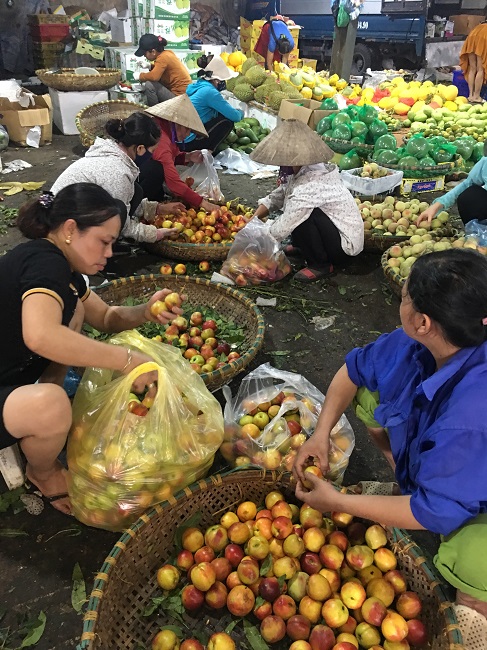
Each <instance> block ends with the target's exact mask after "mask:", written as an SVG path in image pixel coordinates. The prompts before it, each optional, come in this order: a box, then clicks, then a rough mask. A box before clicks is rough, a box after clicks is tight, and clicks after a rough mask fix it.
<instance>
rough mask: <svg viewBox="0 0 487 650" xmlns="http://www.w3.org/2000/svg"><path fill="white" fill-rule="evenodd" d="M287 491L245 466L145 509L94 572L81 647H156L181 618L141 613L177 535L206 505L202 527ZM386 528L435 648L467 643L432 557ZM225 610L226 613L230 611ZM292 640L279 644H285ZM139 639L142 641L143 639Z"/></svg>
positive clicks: (239, 637) (194, 619) (202, 620)
mask: <svg viewBox="0 0 487 650" xmlns="http://www.w3.org/2000/svg"><path fill="white" fill-rule="evenodd" d="M275 489H279V490H282V491H283V493H284V495H285V497H286V498H287V499H289V500H290V501H291V502H296V499H295V497H294V490H293V489H292V486H291V482H290V474H278V473H276V472H269V471H268V472H265V471H257V470H240V471H236V472H233V473H229V474H226V475H223V476H221V475H216V476H211V477H209V478H208V479H206V480H202V481H199V482H198V483H197V484H196V483H194V484H193V485H191V486H189V487H187V488H185V489H184V490H183V491H181V492H179V493H178V494H177V495H175V496H174V497H172V498H171V500H170V501H165V502H164V503H161V504H159V505H157V506H155V507H154V508H153V509H151V510H150V511H148V512H147V513H146V514H144V515H142V517H140V519H139V520H138V521H137V522H136V523H135V524H134V525H133V526H132V527H131V528H130V529H128V530H127V531H126V532H125V533H124V535H122V537H121V538H120V540H119V541H118V542H117V543H116V544H115V546H114V548H113V549H112V551H111V553H110V555H109V556H108V557H107V558H106V560H105V563H104V564H103V566H102V567H101V570H100V572H99V573H98V575H97V576H96V577H95V582H94V588H93V591H92V592H91V596H90V599H89V603H88V610H87V612H86V615H85V618H84V625H83V633H82V636H81V642H80V645H79V646H78V649H79V650H95V649H97V648H100V649H103V650H122V649H123V650H126V649H128V648H137V647H144V648H147V647H149V645H148V644H149V643H150V640H151V638H152V637H153V636H154V635H155V634H156V632H157V631H158V630H159V629H160V627H161V626H163V625H168V624H174V620H173V619H171V618H170V617H169V616H168V615H167V614H165V613H164V612H160V613H158V614H157V615H153V616H151V617H149V618H147V617H144V616H143V615H142V614H143V612H144V609H145V608H146V607H147V606H148V605H150V603H151V598H152V597H154V596H156V595H158V594H159V593H160V590H159V589H158V587H157V581H156V572H157V569H158V568H159V567H160V566H161V565H162V564H164V563H165V562H166V561H167V560H168V559H169V558H170V556H171V555H172V554H173V552H174V550H175V547H174V534H175V531H176V530H177V528H178V527H179V526H180V525H181V524H184V523H185V522H186V521H187V520H188V518H189V517H191V516H193V515H195V513H198V512H201V514H202V517H201V521H200V522H199V524H198V525H199V526H200V527H201V528H206V527H207V526H210V525H212V524H215V523H219V519H220V517H221V515H222V514H223V513H224V512H225V511H226V510H228V509H230V508H236V507H237V505H238V504H239V503H240V502H241V501H245V500H252V501H254V502H256V503H260V502H261V501H262V500H263V498H264V497H265V495H266V494H267V493H268V492H270V491H271V490H275ZM387 534H388V537H389V541H390V543H391V544H392V546H393V548H394V550H395V553H396V556H397V558H398V566H399V568H400V569H401V570H402V571H403V572H404V573H405V575H406V577H407V580H408V584H409V586H410V588H411V589H413V590H414V591H416V592H417V593H418V594H419V595H420V597H421V599H422V601H423V620H424V621H425V624H426V625H427V626H428V628H429V631H430V634H431V646H430V647H431V650H463V645H462V636H461V633H460V631H459V629H458V623H457V620H456V617H455V613H454V610H453V607H452V604H451V603H450V602H449V601H448V598H447V595H446V592H445V590H444V588H443V586H442V582H441V578H440V577H439V576H438V574H437V573H436V571H435V569H434V567H433V566H432V565H431V564H430V563H429V562H428V561H427V560H426V558H425V557H424V556H423V553H422V552H421V549H420V548H419V547H418V546H417V545H416V544H415V543H414V542H413V541H412V540H411V539H410V538H409V537H408V535H407V534H406V533H405V532H404V531H403V530H400V529H397V528H388V529H387ZM223 612H224V613H223ZM183 618H184V619H185V623H186V624H187V626H188V628H189V630H188V631H187V636H188V637H189V636H192V635H193V634H192V632H194V631H202V632H205V633H207V634H208V635H210V634H212V633H213V632H214V631H222V630H224V629H225V626H226V625H227V624H228V622H229V621H230V620H231V616H230V614H228V612H227V610H226V609H225V610H217V611H216V612H215V611H211V610H206V609H205V610H203V612H202V613H199V614H198V615H195V616H189V615H186V614H185V615H183ZM232 637H233V639H234V641H235V642H236V644H237V648H238V649H239V650H248V649H249V648H250V646H249V645H248V643H247V641H246V639H245V637H244V635H243V633H242V631H241V626H240V625H238V626H237V627H235V628H234V629H233V631H232ZM289 643H290V642H284V641H283V642H282V643H281V644H275V645H273V646H272V647H274V648H276V649H279V650H284V649H285V648H288V647H289ZM138 644H140V645H138Z"/></svg>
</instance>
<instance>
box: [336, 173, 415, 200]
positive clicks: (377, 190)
mask: <svg viewBox="0 0 487 650" xmlns="http://www.w3.org/2000/svg"><path fill="white" fill-rule="evenodd" d="M381 169H384V167H381ZM361 171H362V168H358V169H349V170H345V169H344V170H343V171H341V172H340V178H341V179H342V181H343V184H344V185H345V187H346V188H347V190H350V191H351V192H356V193H357V194H362V195H363V196H375V195H376V194H382V193H383V192H390V191H392V190H393V189H394V188H395V187H397V186H398V185H400V184H401V181H402V177H403V175H404V172H401V171H395V170H394V171H393V170H392V169H391V170H387V171H388V172H389V173H388V174H387V176H382V178H362V177H361V176H359V175H358V174H359V172H361Z"/></svg>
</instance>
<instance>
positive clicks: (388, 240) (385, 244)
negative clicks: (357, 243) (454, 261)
mask: <svg viewBox="0 0 487 650" xmlns="http://www.w3.org/2000/svg"><path fill="white" fill-rule="evenodd" d="M430 234H431V235H432V236H433V237H454V236H456V235H458V231H457V230H456V229H455V228H453V226H451V225H450V224H448V223H447V224H445V227H444V228H437V229H436V230H430ZM410 239H411V235H391V236H388V235H380V234H370V233H368V232H367V231H366V232H365V236H364V251H367V252H368V253H379V252H383V251H386V250H387V249H389V248H390V247H391V246H394V244H406V243H407V242H408V241H409V240H410Z"/></svg>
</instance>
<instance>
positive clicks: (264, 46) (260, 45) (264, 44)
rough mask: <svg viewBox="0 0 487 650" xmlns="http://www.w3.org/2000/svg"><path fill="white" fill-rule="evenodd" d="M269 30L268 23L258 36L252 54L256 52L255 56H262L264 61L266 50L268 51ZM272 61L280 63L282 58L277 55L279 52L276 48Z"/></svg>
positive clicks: (269, 25)
mask: <svg viewBox="0 0 487 650" xmlns="http://www.w3.org/2000/svg"><path fill="white" fill-rule="evenodd" d="M270 28H271V24H270V23H266V24H265V25H264V27H262V31H261V33H260V36H259V40H258V41H257V43H256V44H255V47H254V52H257V54H260V56H263V57H264V59H267V50H268V49H269V41H270V35H269V30H270ZM273 60H274V61H279V62H280V61H281V60H282V56H281V54H280V53H279V50H278V49H277V47H276V51H275V52H274V59H273Z"/></svg>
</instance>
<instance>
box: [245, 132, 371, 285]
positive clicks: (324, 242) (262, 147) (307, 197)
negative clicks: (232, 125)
mask: <svg viewBox="0 0 487 650" xmlns="http://www.w3.org/2000/svg"><path fill="white" fill-rule="evenodd" d="M250 157H251V158H252V160H255V161H256V162H260V163H264V164H266V165H279V166H281V167H289V168H291V169H290V171H291V172H292V173H291V175H290V176H288V177H287V179H286V180H285V182H283V183H281V185H280V186H279V187H278V188H277V189H275V190H274V191H273V192H271V193H270V194H269V195H268V196H266V197H265V198H263V199H261V200H260V201H259V207H258V208H257V210H256V212H255V214H254V216H256V217H259V218H263V217H266V216H267V215H268V214H269V213H270V212H276V211H281V210H282V215H281V216H279V217H278V218H277V219H276V220H275V221H274V222H273V223H272V225H271V226H270V234H271V235H273V237H275V239H277V240H278V241H279V242H282V241H283V240H284V239H286V238H287V237H288V236H289V235H291V237H292V246H287V247H286V248H285V249H284V250H285V252H286V254H287V255H295V256H298V255H299V256H302V257H303V258H304V261H305V262H306V266H305V267H304V268H303V269H302V270H301V271H299V272H298V273H296V275H295V276H294V279H295V280H298V281H300V282H313V281H314V280H318V279H319V278H322V277H324V276H326V275H329V274H330V273H332V272H333V266H334V265H345V264H346V263H347V262H348V261H350V259H351V258H352V257H354V256H356V255H358V254H359V253H360V252H361V251H362V249H363V247H364V226H363V220H362V217H361V215H360V211H359V209H358V207H357V205H356V203H355V201H354V199H353V196H352V195H351V194H350V192H349V191H348V190H347V188H346V187H345V186H344V185H343V183H342V181H341V179H340V174H339V172H338V169H337V167H336V165H334V164H330V160H331V159H332V157H333V152H332V151H331V149H330V148H329V147H328V146H327V145H326V144H325V143H324V142H323V140H322V139H321V138H320V136H319V135H318V134H317V133H316V132H315V131H312V130H311V129H310V128H309V127H308V126H307V125H306V124H304V123H303V122H300V121H298V120H284V121H283V122H282V123H281V124H280V125H279V126H278V127H277V129H275V130H274V131H273V132H272V133H271V134H270V135H268V136H267V138H265V139H264V140H263V141H262V142H261V143H260V144H259V145H257V147H256V148H255V149H254V151H253V152H252V153H251V155H250Z"/></svg>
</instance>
